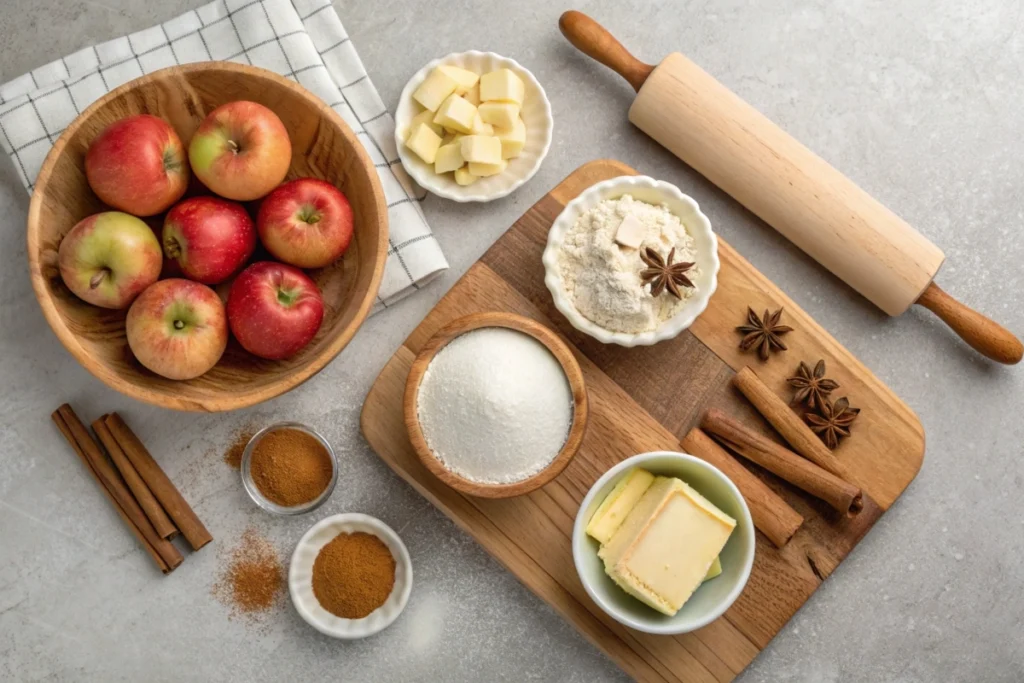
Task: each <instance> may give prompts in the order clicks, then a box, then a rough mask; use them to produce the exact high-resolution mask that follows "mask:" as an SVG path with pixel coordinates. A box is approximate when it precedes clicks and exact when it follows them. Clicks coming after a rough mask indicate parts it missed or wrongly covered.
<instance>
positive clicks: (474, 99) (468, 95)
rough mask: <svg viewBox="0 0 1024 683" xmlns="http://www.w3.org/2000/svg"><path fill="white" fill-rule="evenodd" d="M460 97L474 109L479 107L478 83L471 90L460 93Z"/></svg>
mask: <svg viewBox="0 0 1024 683" xmlns="http://www.w3.org/2000/svg"><path fill="white" fill-rule="evenodd" d="M462 96H463V97H464V98H465V100H466V101H467V102H469V103H470V104H472V105H473V106H474V107H479V106H480V83H479V82H478V83H477V84H476V85H474V86H473V87H472V88H470V89H469V90H467V91H466V92H464V93H462Z"/></svg>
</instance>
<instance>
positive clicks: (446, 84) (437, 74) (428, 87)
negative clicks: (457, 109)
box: [412, 69, 459, 111]
mask: <svg viewBox="0 0 1024 683" xmlns="http://www.w3.org/2000/svg"><path fill="white" fill-rule="evenodd" d="M457 87H459V83H458V81H456V80H455V79H454V78H452V77H451V76H449V75H448V74H446V73H445V72H444V71H441V70H440V69H434V70H433V71H431V72H430V75H429V76H427V79H426V80H425V81H423V82H422V83H420V87H418V88H416V92H414V93H413V94H412V98H413V99H414V100H416V101H417V102H419V103H420V104H422V105H423V106H424V107H426V108H427V109H429V110H430V111H437V108H438V107H440V106H441V103H442V102H444V101H445V99H446V98H447V97H448V96H449V95H451V94H452V93H453V92H455V88H457Z"/></svg>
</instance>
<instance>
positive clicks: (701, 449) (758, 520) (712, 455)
mask: <svg viewBox="0 0 1024 683" xmlns="http://www.w3.org/2000/svg"><path fill="white" fill-rule="evenodd" d="M681 443H682V446H683V449H684V450H685V451H686V452H687V453H689V454H691V455H695V456H697V457H698V458H700V459H701V460H703V461H704V462H707V463H709V464H711V465H714V466H715V467H717V468H718V469H720V470H721V471H722V473H723V474H725V476H727V477H729V479H731V480H732V483H734V484H736V488H738V489H739V490H740V493H742V494H743V498H744V499H745V500H746V501H747V505H748V506H749V507H750V516H751V517H752V518H753V519H754V526H755V527H757V528H758V529H760V530H761V533H763V534H764V535H765V536H767V537H768V540H770V541H771V542H772V543H774V544H775V545H776V547H779V548H781V547H783V546H784V545H786V544H787V543H789V539H791V538H793V534H795V533H796V530H797V529H799V528H800V525H801V524H803V523H804V518H803V517H801V516H800V513H799V512H797V511H796V510H794V509H793V508H791V507H790V506H789V505H788V504H787V503H786V501H784V500H783V499H782V498H781V497H780V496H779V495H778V494H777V493H775V492H774V491H772V490H771V489H770V488H768V485H767V484H765V483H764V482H763V481H761V480H760V479H759V478H758V477H757V475H755V474H753V473H752V472H751V471H750V470H748V469H747V468H746V467H744V466H743V465H741V464H740V463H739V461H737V460H736V459H735V458H734V457H732V456H731V455H729V454H728V453H726V452H725V451H724V450H723V449H722V447H721V446H719V445H718V444H717V443H715V442H714V441H713V440H712V439H711V437H709V436H708V435H707V434H705V433H704V432H702V431H701V430H700V428H698V427H694V428H693V429H691V430H690V433H689V434H687V435H686V436H685V437H684V438H683V440H682V442H681Z"/></svg>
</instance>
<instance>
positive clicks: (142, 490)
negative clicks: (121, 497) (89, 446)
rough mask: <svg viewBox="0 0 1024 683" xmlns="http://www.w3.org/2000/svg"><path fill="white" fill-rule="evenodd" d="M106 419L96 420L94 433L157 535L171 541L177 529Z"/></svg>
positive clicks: (93, 426) (93, 427)
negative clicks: (108, 425)
mask: <svg viewBox="0 0 1024 683" xmlns="http://www.w3.org/2000/svg"><path fill="white" fill-rule="evenodd" d="M106 417H107V416H106V415H104V416H103V417H100V418H98V419H96V420H95V421H94V422H93V423H92V431H93V432H95V433H96V436H97V438H99V440H100V443H101V444H103V447H104V448H106V449H107V454H108V455H109V456H110V459H111V460H112V461H113V462H114V467H116V468H117V471H118V472H120V473H121V477H122V478H123V479H124V483H125V484H127V485H128V488H129V489H131V492H132V493H133V494H134V495H135V500H136V501H137V502H138V504H139V507H141V508H142V511H143V512H145V513H146V517H147V518H148V519H149V521H150V523H151V524H152V525H153V528H154V529H155V530H156V533H157V534H158V535H159V536H160V538H166V539H167V540H171V539H172V538H174V537H175V536H177V535H178V529H177V527H175V526H174V524H173V523H172V522H171V520H170V519H169V518H168V517H167V513H166V512H164V509H163V508H162V507H160V503H159V502H157V499H156V498H154V497H153V492H152V491H150V490H149V487H148V486H146V482H144V481H142V477H140V476H139V473H138V472H137V471H136V470H135V466H134V465H132V463H131V461H130V460H128V456H126V455H125V454H124V451H122V450H121V446H120V445H119V444H118V443H117V440H116V439H115V438H114V435H113V434H111V433H110V428H109V427H107V425H106V423H104V422H103V420H104V419H106Z"/></svg>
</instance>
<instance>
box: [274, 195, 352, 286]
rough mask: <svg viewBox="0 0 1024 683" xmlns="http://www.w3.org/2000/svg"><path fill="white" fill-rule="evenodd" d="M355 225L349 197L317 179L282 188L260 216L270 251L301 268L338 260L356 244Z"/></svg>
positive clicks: (325, 264)
mask: <svg viewBox="0 0 1024 683" xmlns="http://www.w3.org/2000/svg"><path fill="white" fill-rule="evenodd" d="M352 224H353V223H352V207H351V205H350V204H349V202H348V198H347V197H346V196H345V195H344V193H342V191H341V190H339V189H338V188H336V187H335V186H334V185H331V184H330V183H328V182H326V181H323V180H318V179H317V178H299V179H298V180H292V181H291V182H288V183H285V184H284V185H281V186H280V187H278V188H277V189H276V190H274V191H273V192H271V193H270V195H269V196H267V198H266V199H264V200H263V203H262V204H261V205H260V210H259V214H258V215H257V216H256V226H257V229H258V230H259V233H260V240H261V241H262V242H263V246H265V247H266V248H267V251H269V252H270V253H271V254H273V255H274V257H275V258H277V259H280V260H281V261H284V262H285V263H289V264H291V265H293V266H298V267H299V268H323V267H324V266H328V265H330V264H331V263H334V262H335V261H336V260H338V259H339V258H340V257H341V255H342V254H344V253H345V250H346V249H348V246H349V244H350V243H351V242H352Z"/></svg>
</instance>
